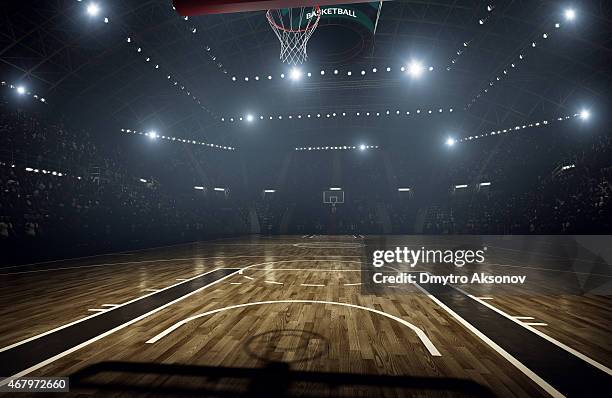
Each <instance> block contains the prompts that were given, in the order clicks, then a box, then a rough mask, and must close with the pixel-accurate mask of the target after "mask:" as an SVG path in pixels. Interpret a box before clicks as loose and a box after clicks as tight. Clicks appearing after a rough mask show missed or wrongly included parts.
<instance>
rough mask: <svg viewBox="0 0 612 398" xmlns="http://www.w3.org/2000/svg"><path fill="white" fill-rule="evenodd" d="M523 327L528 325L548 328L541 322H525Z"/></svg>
mask: <svg viewBox="0 0 612 398" xmlns="http://www.w3.org/2000/svg"><path fill="white" fill-rule="evenodd" d="M525 325H529V326H548V323H543V322H525Z"/></svg>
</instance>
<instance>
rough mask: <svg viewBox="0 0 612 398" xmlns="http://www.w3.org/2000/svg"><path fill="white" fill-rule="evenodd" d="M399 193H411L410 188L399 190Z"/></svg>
mask: <svg viewBox="0 0 612 398" xmlns="http://www.w3.org/2000/svg"><path fill="white" fill-rule="evenodd" d="M397 190H398V192H410V188H397Z"/></svg>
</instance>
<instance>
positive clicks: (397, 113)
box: [221, 108, 454, 123]
mask: <svg viewBox="0 0 612 398" xmlns="http://www.w3.org/2000/svg"><path fill="white" fill-rule="evenodd" d="M444 112H445V108H438V109H429V110H421V109H417V110H416V111H412V112H411V111H400V110H395V111H392V110H386V111H382V112H369V111H366V112H363V111H358V112H331V113H320V112H319V113H307V114H301V113H300V114H297V115H294V114H289V115H277V116H273V115H269V116H264V115H259V116H255V115H252V114H247V115H244V116H239V117H222V118H221V121H222V122H230V123H233V122H247V123H253V122H255V121H257V120H258V119H259V120H287V119H289V120H295V119H330V118H335V117H380V116H396V117H402V116H411V115H412V116H414V115H434V114H440V113H444ZM448 112H450V113H452V112H454V109H453V108H448Z"/></svg>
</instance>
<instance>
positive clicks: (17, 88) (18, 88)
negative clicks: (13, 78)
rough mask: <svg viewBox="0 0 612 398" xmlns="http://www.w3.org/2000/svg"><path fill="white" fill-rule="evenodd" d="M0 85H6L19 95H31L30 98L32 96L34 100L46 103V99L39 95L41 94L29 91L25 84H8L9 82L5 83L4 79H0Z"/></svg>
mask: <svg viewBox="0 0 612 398" xmlns="http://www.w3.org/2000/svg"><path fill="white" fill-rule="evenodd" d="M0 86H2V87H6V88H8V89H10V90H15V92H16V93H17V95H20V96H29V97H32V98H34V99H36V100H38V101H40V102H42V103H43V104H46V103H47V100H46V99H45V98H44V97H41V96H39V95H38V94H36V93H33V92H31V91H30V90H28V89H27V88H26V87H25V86H23V85H17V86H15V85H14V84H10V83H7V82H5V81H1V82H0Z"/></svg>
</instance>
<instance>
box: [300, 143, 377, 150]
mask: <svg viewBox="0 0 612 398" xmlns="http://www.w3.org/2000/svg"><path fill="white" fill-rule="evenodd" d="M355 149H357V150H360V151H365V150H366V149H379V146H378V145H365V144H361V145H344V146H308V147H298V148H295V150H296V151H351V150H355Z"/></svg>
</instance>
